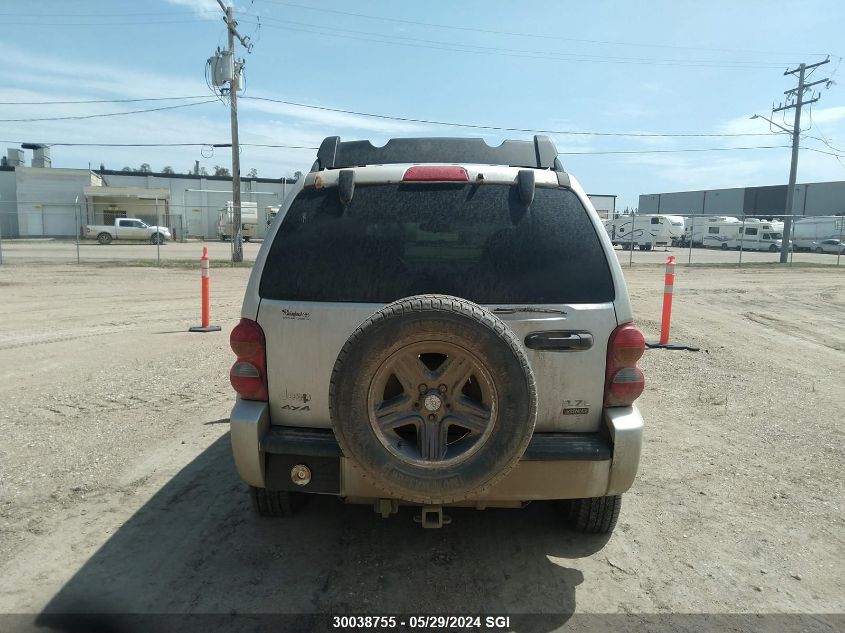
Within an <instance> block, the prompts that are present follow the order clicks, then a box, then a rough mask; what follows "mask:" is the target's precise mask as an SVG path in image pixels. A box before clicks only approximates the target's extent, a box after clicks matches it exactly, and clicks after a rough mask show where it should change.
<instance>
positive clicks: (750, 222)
mask: <svg viewBox="0 0 845 633" xmlns="http://www.w3.org/2000/svg"><path fill="white" fill-rule="evenodd" d="M782 243H783V222H778V221H771V222H769V221H765V220H758V219H756V218H746V220H745V222H744V223H743V224H740V226H739V231H738V232H737V235H736V236H734V237H733V238H731V239H729V240H728V241H727V247H728V248H735V249H736V250H739V249H740V248H742V249H743V250H747V251H770V252H772V253H774V252H776V251H780V249H781V245H782Z"/></svg>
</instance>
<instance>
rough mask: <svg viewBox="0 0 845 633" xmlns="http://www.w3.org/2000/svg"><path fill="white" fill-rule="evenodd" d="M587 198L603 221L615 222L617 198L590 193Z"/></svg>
mask: <svg viewBox="0 0 845 633" xmlns="http://www.w3.org/2000/svg"><path fill="white" fill-rule="evenodd" d="M587 197H588V198H589V199H590V202H592V203H593V206H594V207H595V208H596V211H597V212H598V214H599V217H600V218H601V219H602V220H613V219H614V218H615V217H616V196H614V195H605V194H598V193H588V194H587Z"/></svg>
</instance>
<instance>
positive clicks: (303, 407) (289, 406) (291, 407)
mask: <svg viewBox="0 0 845 633" xmlns="http://www.w3.org/2000/svg"><path fill="white" fill-rule="evenodd" d="M282 409H287V410H288V411H310V410H311V407H309V406H308V405H307V404H304V405H301V406H298V405H295V404H286V405H284V406H283V407H282Z"/></svg>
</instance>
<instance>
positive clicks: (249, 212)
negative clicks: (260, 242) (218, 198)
mask: <svg viewBox="0 0 845 633" xmlns="http://www.w3.org/2000/svg"><path fill="white" fill-rule="evenodd" d="M234 216H235V205H234V203H232V202H231V201H230V202H227V203H226V206H225V207H223V208H222V209H220V214H219V216H218V219H217V237H219V238H220V239H221V240H222V241H224V242H225V241H227V240H231V239H232V236H233V235H234V233H235V232H234V230H233V229H232V227H233V219H234ZM257 227H258V204H257V203H255V202H241V236H242V237H243V240H244V242H249V241H250V240H251V239H252V238H253V237H255V236H256V229H257Z"/></svg>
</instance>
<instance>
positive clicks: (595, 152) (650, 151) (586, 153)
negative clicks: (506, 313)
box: [0, 140, 820, 156]
mask: <svg viewBox="0 0 845 633" xmlns="http://www.w3.org/2000/svg"><path fill="white" fill-rule="evenodd" d="M24 142H25V141H19V140H0V143H10V144H13V145H14V144H21V143H24ZM42 145H49V146H50V147H231V143H60V142H44V143H42ZM240 145H241V146H243V147H270V148H281V149H308V150H317V149H319V147H318V146H316V145H283V144H274V143H240ZM788 147H790V146H789V145H754V146H742V147H693V148H684V149H644V150H608V151H605V150H590V151H583V152H558V154H560V155H563V156H589V155H603V154H674V153H683V152H729V151H734V150H760V149H782V148H788ZM808 149H810V148H808ZM819 151H820V150H819Z"/></svg>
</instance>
